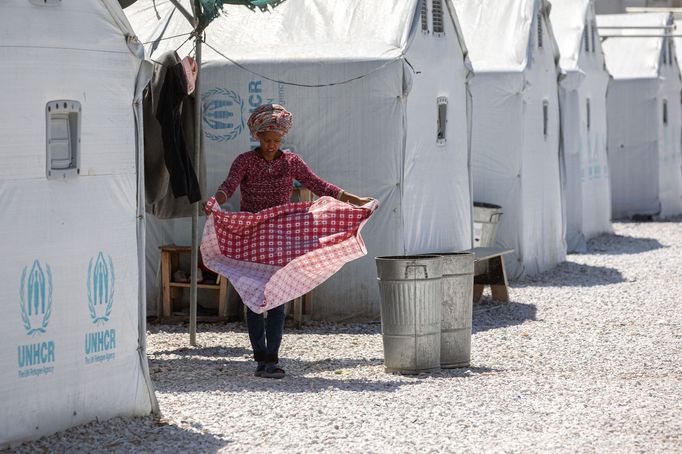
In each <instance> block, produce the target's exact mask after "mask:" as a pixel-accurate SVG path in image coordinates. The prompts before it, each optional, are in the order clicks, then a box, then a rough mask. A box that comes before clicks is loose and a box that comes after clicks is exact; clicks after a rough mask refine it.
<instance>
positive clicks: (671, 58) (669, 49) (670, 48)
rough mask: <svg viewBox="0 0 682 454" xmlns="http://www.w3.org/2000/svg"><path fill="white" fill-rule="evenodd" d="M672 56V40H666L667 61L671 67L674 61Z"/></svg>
mask: <svg viewBox="0 0 682 454" xmlns="http://www.w3.org/2000/svg"><path fill="white" fill-rule="evenodd" d="M673 55H674V54H673V40H672V39H668V61H669V62H670V64H671V65H672V64H673V61H674V60H673Z"/></svg>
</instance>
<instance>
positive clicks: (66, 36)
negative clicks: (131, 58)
mask: <svg viewBox="0 0 682 454" xmlns="http://www.w3.org/2000/svg"><path fill="white" fill-rule="evenodd" d="M19 3H21V4H22V5H21V7H20V6H19V5H18V4H19ZM23 3H28V2H27V0H7V1H4V2H0V47H58V48H61V49H78V50H92V51H94V50H96V51H108V52H133V53H135V51H134V49H133V48H134V47H135V46H134V43H133V41H134V40H133V39H132V38H134V32H133V29H132V27H131V26H130V24H129V23H128V20H127V19H126V17H125V15H124V14H123V11H122V10H121V7H120V5H119V3H118V0H81V1H78V2H63V3H60V4H59V5H57V6H45V7H40V8H36V7H31V8H24V7H23V6H24V5H23ZM65 18H66V20H67V23H64V20H65ZM39 19H42V20H39ZM67 30H68V33H66V32H65V31H67ZM104 31H109V32H113V33H115V34H118V35H120V36H121V40H120V41H118V40H112V39H111V34H107V33H104ZM55 37H59V39H58V41H57V42H55ZM127 37H131V40H130V42H128V49H126V39H125V38H127Z"/></svg>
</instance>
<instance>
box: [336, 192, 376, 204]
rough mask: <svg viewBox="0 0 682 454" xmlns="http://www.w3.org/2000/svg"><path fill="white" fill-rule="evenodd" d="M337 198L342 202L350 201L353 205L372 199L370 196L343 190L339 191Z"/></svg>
mask: <svg viewBox="0 0 682 454" xmlns="http://www.w3.org/2000/svg"><path fill="white" fill-rule="evenodd" d="M337 198H338V199H339V200H340V201H342V202H346V203H352V204H353V205H357V206H362V205H364V204H366V203H369V202H371V201H372V198H371V197H359V196H357V195H355V194H351V193H350V192H346V191H343V190H342V191H341V194H340V195H339V196H337Z"/></svg>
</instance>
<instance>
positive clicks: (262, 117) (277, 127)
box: [246, 104, 294, 137]
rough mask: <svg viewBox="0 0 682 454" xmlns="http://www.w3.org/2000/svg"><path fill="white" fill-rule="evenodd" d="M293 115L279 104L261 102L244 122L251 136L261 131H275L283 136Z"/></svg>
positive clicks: (289, 125) (287, 130)
mask: <svg viewBox="0 0 682 454" xmlns="http://www.w3.org/2000/svg"><path fill="white" fill-rule="evenodd" d="M293 120H294V116H293V115H292V114H291V112H289V111H288V110H286V109H285V108H284V107H282V106H280V105H279V104H263V105H262V106H260V107H259V108H257V109H256V110H254V111H253V113H252V114H251V116H250V117H249V121H248V122H247V123H246V124H247V126H248V127H249V131H251V135H252V136H253V137H258V134H259V133H261V132H269V131H275V132H278V133H280V134H282V136H285V135H286V134H287V132H289V128H291V123H292V122H293Z"/></svg>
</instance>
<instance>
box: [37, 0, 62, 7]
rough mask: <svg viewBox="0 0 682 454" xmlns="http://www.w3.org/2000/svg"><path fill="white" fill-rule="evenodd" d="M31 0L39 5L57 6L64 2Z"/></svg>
mask: <svg viewBox="0 0 682 454" xmlns="http://www.w3.org/2000/svg"><path fill="white" fill-rule="evenodd" d="M29 2H31V4H33V5H37V6H57V5H61V4H62V0H29Z"/></svg>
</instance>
